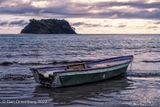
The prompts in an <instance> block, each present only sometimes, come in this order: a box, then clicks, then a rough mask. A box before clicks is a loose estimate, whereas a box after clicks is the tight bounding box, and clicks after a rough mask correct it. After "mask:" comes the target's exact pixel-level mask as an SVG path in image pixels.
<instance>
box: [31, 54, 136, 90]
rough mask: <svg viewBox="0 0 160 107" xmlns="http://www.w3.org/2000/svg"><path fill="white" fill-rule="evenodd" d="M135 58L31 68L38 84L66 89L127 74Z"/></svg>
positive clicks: (117, 58) (129, 56)
mask: <svg viewBox="0 0 160 107" xmlns="http://www.w3.org/2000/svg"><path fill="white" fill-rule="evenodd" d="M132 60H133V56H132V55H128V56H120V57H113V58H108V59H99V60H94V61H86V62H82V63H72V64H64V65H59V66H53V67H43V68H31V71H32V72H33V76H34V78H35V81H36V82H37V83H40V84H42V85H43V86H49V87H66V86H73V85H80V84H85V83H91V82H97V81H101V80H106V79H110V78H113V77H116V76H119V75H121V74H123V73H125V72H126V70H127V68H128V65H129V64H130V63H131V62H132Z"/></svg>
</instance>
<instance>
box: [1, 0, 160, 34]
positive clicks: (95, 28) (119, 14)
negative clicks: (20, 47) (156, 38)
mask: <svg viewBox="0 0 160 107" xmlns="http://www.w3.org/2000/svg"><path fill="white" fill-rule="evenodd" d="M33 18H34V19H50V18H53V19H54V18H56V19H65V20H67V21H69V23H70V24H71V26H73V27H74V28H75V30H76V32H77V33H79V34H160V0H0V34H17V33H19V32H20V31H21V29H22V28H23V27H24V26H25V25H27V24H28V23H29V19H33Z"/></svg>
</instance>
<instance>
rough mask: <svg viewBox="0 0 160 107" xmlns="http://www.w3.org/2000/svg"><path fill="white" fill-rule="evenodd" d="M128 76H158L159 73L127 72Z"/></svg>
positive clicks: (159, 75)
mask: <svg viewBox="0 0 160 107" xmlns="http://www.w3.org/2000/svg"><path fill="white" fill-rule="evenodd" d="M127 76H129V77H160V73H128V74H127Z"/></svg>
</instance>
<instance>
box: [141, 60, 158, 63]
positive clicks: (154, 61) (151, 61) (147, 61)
mask: <svg viewBox="0 0 160 107" xmlns="http://www.w3.org/2000/svg"><path fill="white" fill-rule="evenodd" d="M142 62H145V63H160V60H143V61H142Z"/></svg>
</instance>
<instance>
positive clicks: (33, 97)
mask: <svg viewBox="0 0 160 107" xmlns="http://www.w3.org/2000/svg"><path fill="white" fill-rule="evenodd" d="M121 55H134V60H133V63H132V64H131V65H130V66H129V67H128V70H127V75H126V76H125V77H118V78H114V79H110V80H106V81H102V82H97V83H92V84H86V85H81V86H76V87H68V88H58V89H49V88H44V87H41V86H40V85H39V84H37V83H35V81H34V78H33V76H32V73H31V71H30V68H31V67H39V66H41V67H42V66H53V65H54V64H57V63H64V62H70V61H77V60H78V61H81V60H93V59H103V58H109V57H113V56H121ZM44 105H45V107H53V106H59V107H64V106H65V107H83V106H84V107H91V106H93V107H97V106H98V107H106V106H107V107H117V106H119V107H128V106H130V107H132V106H133V107H135V106H153V107H155V106H157V107H158V106H159V105H160V35H149V34H148V35H138V34H130V35H123V34H121V35H116V34H115V35H110V34H108V35H98V34H97V35H33V34H14V35H6V34H3V35H2V34H1V35H0V106H1V107H11V106H13V107H21V106H23V107H29V106H32V107H44Z"/></svg>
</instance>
